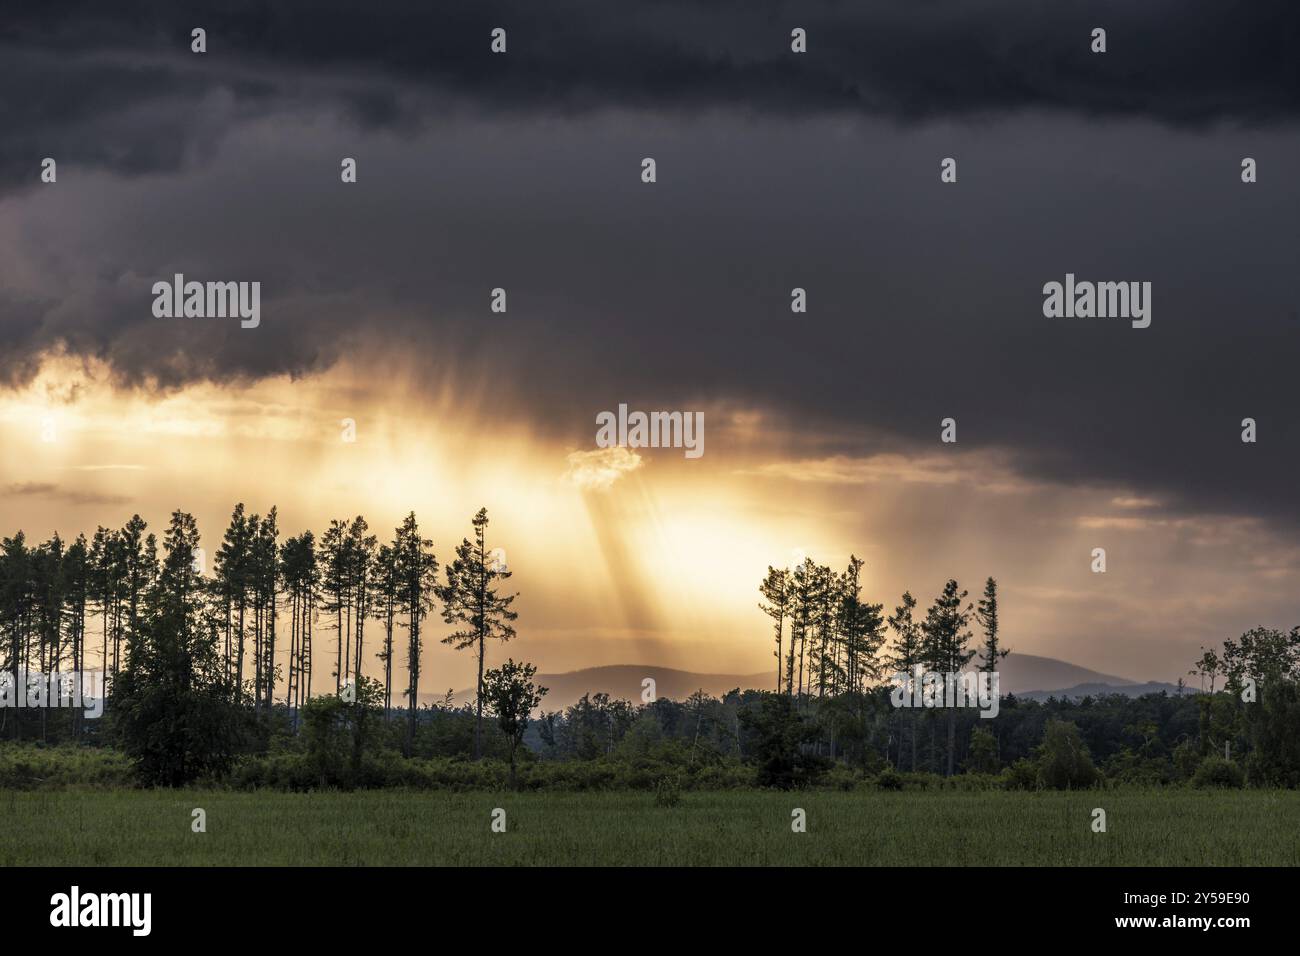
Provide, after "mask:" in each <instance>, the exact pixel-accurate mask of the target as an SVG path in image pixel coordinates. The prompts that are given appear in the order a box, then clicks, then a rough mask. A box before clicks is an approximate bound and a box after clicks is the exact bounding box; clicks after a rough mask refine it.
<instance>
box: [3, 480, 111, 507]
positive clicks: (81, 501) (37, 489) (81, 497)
mask: <svg viewBox="0 0 1300 956" xmlns="http://www.w3.org/2000/svg"><path fill="white" fill-rule="evenodd" d="M4 493H5V494H6V495H12V496H14V497H18V496H22V495H25V496H29V497H33V498H52V499H56V500H61V501H70V502H72V503H73V504H78V505H121V504H126V502H128V501H130V500H131V499H129V498H125V497H123V496H122V495H101V494H96V493H95V492H85V491H74V490H72V489H69V488H60V487H59V486H58V485H55V484H51V483H50V482H48V481H20V482H16V483H15V484H11V485H7V486H6V487H5V490H4Z"/></svg>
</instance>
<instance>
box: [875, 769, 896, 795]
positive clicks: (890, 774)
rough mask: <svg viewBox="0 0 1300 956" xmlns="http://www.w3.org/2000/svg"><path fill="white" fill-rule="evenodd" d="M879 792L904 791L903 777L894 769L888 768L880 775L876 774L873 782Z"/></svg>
mask: <svg viewBox="0 0 1300 956" xmlns="http://www.w3.org/2000/svg"><path fill="white" fill-rule="evenodd" d="M873 783H874V785H875V788H876V789H877V790H902V789H903V775H902V774H901V773H899V772H898V771H897V770H895V769H894V768H893V767H886V768H885V769H884V770H882V771H880V773H878V774H876V779H875V780H874V781H873Z"/></svg>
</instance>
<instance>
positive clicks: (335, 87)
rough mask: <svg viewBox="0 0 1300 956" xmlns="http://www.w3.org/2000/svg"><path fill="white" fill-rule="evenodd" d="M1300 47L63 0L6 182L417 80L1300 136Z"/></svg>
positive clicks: (37, 62)
mask: <svg viewBox="0 0 1300 956" xmlns="http://www.w3.org/2000/svg"><path fill="white" fill-rule="evenodd" d="M195 26H202V27H204V28H205V29H206V30H207V31H208V34H209V52H208V54H206V56H204V57H196V56H194V55H192V54H190V53H189V50H188V47H189V33H190V30H191V28H193V27H195ZM496 26H502V27H504V28H506V29H507V30H508V31H509V35H510V52H509V54H508V55H507V56H506V57H499V56H493V55H492V54H491V53H490V52H489V49H488V34H489V31H490V29H491V28H493V27H496ZM793 26H801V27H803V28H805V29H807V30H808V31H809V37H810V40H809V43H810V52H809V53H808V54H806V55H803V56H796V55H794V54H792V53H791V52H790V48H789V34H790V29H791V28H792V27H793ZM1096 26H1102V27H1104V28H1105V29H1106V30H1107V31H1108V33H1109V40H1110V47H1109V52H1107V53H1106V54H1105V55H1104V56H1096V55H1093V54H1092V53H1091V52H1090V50H1089V42H1090V31H1091V29H1092V28H1093V27H1096ZM1297 38H1300V5H1298V4H1296V3H1294V2H1292V0H1256V2H1252V3H1251V4H1250V5H1249V6H1248V7H1245V8H1243V7H1240V6H1234V5H1232V4H1227V3H1223V2H1221V0H1146V2H1142V3H1133V2H1129V0H1113V2H1089V3H1081V2H1076V3H1061V2H1058V3H1051V4H1038V3H1028V2H1022V0H991V2H986V3H970V2H967V0H949V2H930V3H862V4H845V3H840V2H833V0H813V2H800V3H793V2H792V3H777V2H765V3H739V2H736V3H714V2H707V3H706V2H702V0H700V2H694V0H680V2H659V3H649V4H639V5H638V4H611V3H606V2H604V0H556V2H548V3H534V2H531V0H505V2H496V3H490V4H488V3H485V4H438V3H429V2H427V0H401V2H397V0H393V2H387V3H359V2H339V0H333V2H329V0H281V2H276V3H227V4H212V5H207V4H199V5H186V4H182V3H175V2H173V0H149V2H145V0H134V2H131V0H127V2H123V3H115V4H111V5H106V4H101V3H95V2H89V0H85V2H73V0H62V2H61V0H46V2H42V3H39V4H29V5H27V7H26V8H25V9H19V10H14V11H8V12H7V14H6V16H5V21H4V24H3V26H0V44H2V47H0V49H3V54H4V55H3V56H2V57H0V78H2V79H3V81H4V87H5V89H7V90H9V91H12V92H16V93H17V94H18V95H8V96H6V97H4V99H3V104H2V105H0V123H2V124H3V128H4V129H5V130H6V133H7V135H6V137H5V139H4V143H3V146H0V149H2V150H3V153H2V154H0V172H3V173H4V175H5V179H6V180H10V181H12V180H13V179H17V180H21V179H22V178H24V177H23V174H24V173H27V172H29V171H30V168H31V156H32V153H33V152H34V151H36V152H40V153H41V155H49V154H51V153H53V152H56V151H57V152H61V153H63V154H64V155H68V156H71V157H74V158H75V159H76V160H77V161H79V162H86V163H95V164H103V165H107V166H109V167H110V168H112V169H114V170H116V171H119V172H124V173H130V172H139V171H142V170H154V169H161V170H167V169H174V168H176V167H177V166H178V165H179V164H180V163H181V162H182V161H183V159H184V157H185V155H186V152H187V150H189V149H190V148H191V147H192V146H193V143H192V140H193V139H194V138H195V137H202V136H205V135H206V136H208V137H211V136H213V135H215V134H216V133H217V132H218V130H214V129H213V128H212V125H211V123H210V122H209V124H208V125H206V126H205V125H203V124H200V123H196V122H193V119H194V117H192V115H191V114H190V113H189V111H188V110H187V106H192V105H193V103H194V102H195V101H196V100H199V99H202V98H203V97H205V96H211V95H216V94H217V93H218V92H219V93H221V94H223V95H226V96H229V97H231V98H232V99H233V100H234V101H236V102H237V103H238V104H239V107H240V109H242V110H247V111H256V110H258V109H269V108H271V107H272V105H273V104H274V103H275V102H276V100H277V99H280V98H288V97H297V96H304V97H310V98H313V99H316V100H318V101H322V102H329V103H333V104H334V105H336V106H337V107H338V108H340V109H342V110H344V111H346V112H347V113H348V115H350V116H351V117H352V118H353V119H354V120H355V121H356V122H358V123H359V124H362V125H371V126H377V125H390V124H410V123H415V122H418V121H419V120H420V118H421V115H422V113H423V112H424V110H423V109H422V108H421V106H420V105H418V104H416V103H413V102H412V101H411V100H410V98H409V95H408V94H407V93H406V92H404V90H405V88H407V87H409V88H411V89H413V90H415V91H426V92H434V93H438V94H441V95H450V96H452V97H456V98H459V99H461V100H463V102H464V104H465V105H467V106H468V107H470V108H473V109H477V110H483V109H494V110H520V111H530V112H536V111H539V110H555V111H559V112H565V113H567V112H571V111H575V110H578V111H581V110H589V109H594V108H606V107H631V108H637V109H648V110H698V109H709V108H722V109H728V110H743V111H752V112H755V113H764V112H780V113H800V114H809V113H824V112H843V113H848V114H861V115H870V116H884V117H889V118H892V119H896V120H901V121H924V120H929V119H935V118H940V117H953V116H967V115H971V114H984V113H993V114H997V113H1004V112H1007V111H1015V110H1023V109H1035V110H1059V111H1063V112H1068V113H1075V114H1085V115H1099V116H1126V117H1138V118H1145V119H1153V120H1158V121H1162V122H1169V123H1176V124H1194V123H1202V122H1208V121H1215V120H1225V119H1226V120H1232V121H1234V122H1252V121H1275V120H1293V119H1295V117H1296V115H1297V112H1300V57H1297V56H1295V48H1294V45H1295V42H1296V40H1297ZM136 116H148V118H149V123H148V124H147V125H142V124H140V123H138V122H134V121H133V119H132V118H133V117H136ZM6 188H11V184H10V183H7V184H6Z"/></svg>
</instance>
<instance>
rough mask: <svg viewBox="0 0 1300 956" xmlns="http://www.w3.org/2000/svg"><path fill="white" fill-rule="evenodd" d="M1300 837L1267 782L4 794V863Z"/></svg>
mask: <svg viewBox="0 0 1300 956" xmlns="http://www.w3.org/2000/svg"><path fill="white" fill-rule="evenodd" d="M195 808H202V809H203V810H204V811H205V813H206V828H207V829H206V832H204V833H196V832H193V829H192V820H193V819H194V817H193V811H194V810H195ZM497 808H500V809H502V810H504V811H505V832H493V829H492V819H493V812H494V810H496V809H497ZM796 808H798V809H802V810H803V811H804V812H805V816H806V832H802V833H796V832H793V830H792V821H793V819H794V817H793V816H792V813H793V811H794V810H795V809H796ZM1095 808H1101V809H1104V810H1105V811H1106V832H1104V833H1097V832H1094V831H1093V825H1092V824H1093V810H1094V809H1095ZM1297 834H1300V792H1296V791H1269V790H1231V791H1198V790H1190V789H1173V788H1167V789H1160V790H1104V791H1103V790H1097V791H1074V792H1002V791H986V792H970V793H965V792H949V791H944V792H896V793H891V792H880V791H874V790H865V789H864V790H856V791H850V792H840V791H810V792H790V793H787V792H775V791H696V792H689V793H685V794H682V796H681V800H680V803H678V804H677V805H676V806H672V807H668V806H659V805H656V802H655V797H654V794H651V793H644V792H634V791H618V792H603V793H580V792H544V793H505V792H482V793H449V792H416V791H392V790H384V791H359V792H351V793H344V792H317V793H281V792H269V791H259V792H252V793H248V792H235V791H223V790H172V791H167V790H152V791H151V790H108V791H91V790H62V791H48V792H47V791H34V792H20V791H12V790H11V791H2V792H0V865H4V866H27V865H54V866H95V865H104V866H143V865H167V866H170V865H182V866H210V865H220V866H252V865H273V866H281V865H297V866H379V865H397V866H408V865H411V866H420V865H440V866H463V865H471V866H495V865H511V866H515V865H525V866H530V865H619V866H644V865H651V866H658V865H696V866H715V865H722V866H774V865H775V866H783V865H792V866H842V865H850V866H851V865H866V866H909V865H918V864H923V865H953V866H968V865H976V866H980V865H984V866H1020V865H1049V866H1198V865H1199V866H1250V865H1297V864H1300V838H1297Z"/></svg>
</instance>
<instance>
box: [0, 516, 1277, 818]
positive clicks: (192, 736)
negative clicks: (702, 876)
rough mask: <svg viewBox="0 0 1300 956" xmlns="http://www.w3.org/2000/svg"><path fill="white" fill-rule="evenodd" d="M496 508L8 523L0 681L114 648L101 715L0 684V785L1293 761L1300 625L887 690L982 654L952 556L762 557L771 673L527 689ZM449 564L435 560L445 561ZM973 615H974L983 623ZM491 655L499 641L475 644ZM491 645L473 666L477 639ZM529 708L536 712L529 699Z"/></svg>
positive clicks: (718, 784)
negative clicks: (435, 624)
mask: <svg viewBox="0 0 1300 956" xmlns="http://www.w3.org/2000/svg"><path fill="white" fill-rule="evenodd" d="M488 524H489V522H488V516H487V512H486V510H480V511H479V512H478V514H476V515H475V516H474V517H473V518H472V519H471V528H472V533H471V536H470V537H467V538H464V539H463V540H462V541H461V543H460V544H458V545H456V546H455V547H454V549H453V552H452V555H451V557H450V559H449V560H448V561H447V562H446V563H445V565H442V566H440V564H439V561H438V559H437V558H436V557H435V554H434V551H433V542H432V541H431V540H429V539H427V538H425V537H423V536H422V535H421V532H420V529H419V525H418V523H417V521H416V518H415V515H414V514H410V515H408V516H407V517H406V519H405V520H404V521H403V522H402V524H401V525H400V526H399V527H398V528H396V529H395V530H394V532H393V536H392V539H391V540H390V541H388V542H387V543H383V544H381V543H380V542H379V539H378V537H377V536H376V535H374V534H371V533H370V529H369V526H368V524H367V522H366V521H365V519H364V518H362V517H360V516H358V517H356V518H353V519H351V520H335V521H332V522H331V523H330V526H329V528H328V529H326V530H325V531H324V533H322V534H321V535H320V537H319V538H317V537H316V536H315V535H314V534H313V533H312V532H311V531H304V532H302V533H301V534H298V535H296V536H293V537H288V538H285V539H283V540H281V536H280V531H279V528H278V523H277V514H276V510H275V509H274V508H272V509H271V510H270V511H269V512H268V513H267V514H266V515H265V516H259V515H256V514H249V513H247V512H246V511H245V509H244V506H243V505H242V504H241V505H238V506H237V507H236V508H235V509H234V512H233V514H232V516H231V520H230V523H229V526H228V527H227V529H226V531H225V534H224V536H223V538H222V542H221V545H220V547H219V548H218V549H217V551H216V553H215V554H214V555H213V556H212V562H211V568H210V570H209V569H208V568H207V567H205V565H206V564H207V561H206V556H205V555H204V553H203V551H202V549H200V547H199V534H198V529H197V527H196V524H195V521H194V518H193V517H192V516H191V515H189V514H186V513H183V512H180V511H177V512H174V513H173V514H172V516H171V520H170V523H169V525H168V527H167V528H166V530H165V531H164V532H163V535H162V540H161V542H160V541H159V540H158V539H157V537H156V536H155V535H154V534H153V533H150V532H149V529H148V527H147V525H146V524H145V522H144V521H143V520H142V519H141V518H140V517H139V516H138V515H136V516H134V517H132V519H131V520H130V521H128V522H127V524H126V525H125V526H124V527H123V528H121V529H120V530H110V529H107V528H103V527H101V528H99V529H97V530H96V532H95V533H94V535H93V536H91V537H90V538H87V537H86V536H85V535H84V534H83V535H79V536H78V537H77V538H76V540H75V541H73V542H71V543H70V544H69V543H67V542H65V541H63V540H62V539H61V538H59V537H58V536H55V537H53V538H51V539H50V540H48V541H45V542H43V543H40V544H35V545H31V544H29V543H28V542H27V540H26V538H25V536H24V535H23V534H22V532H18V533H16V534H14V535H13V536H12V537H9V538H5V539H4V540H3V542H0V673H3V675H4V677H3V678H0V679H3V680H4V681H5V683H6V684H7V685H8V688H9V693H10V696H13V697H19V698H21V697H22V694H23V688H24V687H25V682H26V680H27V678H28V675H31V674H37V673H40V674H49V673H51V672H55V671H87V670H98V669H99V668H100V666H101V665H102V667H103V669H104V671H105V672H106V673H107V681H108V693H107V702H106V707H105V713H104V716H103V717H102V718H100V719H87V718H86V716H85V715H84V713H83V711H82V710H81V709H77V708H69V707H50V706H42V707H35V708H33V707H24V706H7V707H3V708H0V739H3V740H4V741H6V743H5V744H4V746H3V747H0V786H9V787H31V786H61V785H65V784H71V785H77V784H87V783H90V784H100V785H119V784H121V785H128V784H143V785H164V786H174V785H183V784H190V783H195V782H211V783H218V784H221V785H230V786H236V787H275V788H282V789H313V788H324V787H338V788H352V787H381V786H402V787H449V788H459V789H469V788H498V787H507V786H516V787H528V788H545V787H560V788H576V789H606V788H622V787H635V788H645V789H653V790H655V791H656V793H657V794H659V795H660V797H661V798H662V799H663V800H665V801H668V802H672V801H673V800H675V799H676V797H675V794H676V793H677V792H678V791H679V790H681V789H692V788H731V787H755V786H763V787H782V788H791V787H804V786H828V787H840V788H845V789H853V788H857V787H868V788H878V789H909V788H948V787H951V788H994V787H1003V788H1013V789H1014V788H1023V789H1036V788H1057V789H1064V788H1082V787H1095V786H1124V785H1141V786H1170V785H1183V784H1190V785H1196V786H1229V787H1232V786H1243V785H1250V786H1266V787H1279V786H1280V787H1296V786H1300V627H1296V628H1292V629H1291V630H1290V631H1289V632H1283V631H1278V630H1273V629H1268V628H1255V629H1253V630H1251V631H1248V632H1246V633H1245V634H1243V635H1242V636H1241V637H1240V639H1237V640H1227V641H1225V642H1224V645H1223V649H1222V651H1221V652H1220V651H1205V652H1203V654H1202V656H1201V658H1200V659H1198V660H1197V661H1195V662H1194V666H1193V668H1192V670H1191V671H1190V672H1189V674H1191V675H1194V676H1195V677H1196V679H1197V685H1198V686H1197V687H1196V688H1189V689H1188V693H1186V694H1176V695H1168V694H1151V695H1147V696H1145V697H1141V698H1136V699H1130V698H1127V697H1123V696H1120V695H1114V696H1107V697H1101V698H1084V699H1082V700H1048V701H1046V702H1041V703H1039V702H1034V701H1029V700H1017V699H1016V698H1015V697H1013V696H1007V697H1004V698H1003V699H1002V701H1001V703H1000V707H999V710H998V714H997V716H996V717H992V718H986V717H981V716H980V712H979V711H978V710H975V709H969V708H954V707H946V708H925V709H916V708H911V709H901V708H898V707H895V706H894V704H893V702H892V701H891V691H892V687H891V686H890V683H889V681H890V678H891V677H892V675H894V674H896V673H898V672H900V671H901V672H912V671H913V669H914V668H917V667H920V668H923V669H925V670H928V671H933V672H939V673H957V672H961V671H963V670H970V669H972V668H975V669H978V670H984V671H990V672H992V671H996V668H997V665H998V662H999V661H1000V660H1002V659H1003V658H1004V657H1005V656H1006V655H1007V654H1008V653H1009V651H1008V649H1006V648H1005V647H1003V646H1002V644H1001V638H1000V632H999V621H998V590H997V582H996V581H995V580H994V579H993V578H991V577H990V578H989V579H988V580H987V581H986V583H985V587H984V590H983V593H982V595H981V597H980V598H979V600H978V601H977V602H969V601H968V600H967V592H966V591H964V590H962V589H961V588H960V586H959V585H958V583H957V582H956V581H955V580H950V581H948V582H947V583H946V584H945V585H944V587H943V588H942V590H941V591H940V593H939V594H938V595H937V596H936V597H935V598H934V600H933V602H932V603H931V604H930V606H929V607H928V608H927V609H926V611H925V613H924V615H922V614H920V613H919V612H918V604H917V601H916V599H915V598H914V597H913V596H912V595H911V594H910V593H904V594H903V595H902V597H901V599H900V600H899V603H898V604H897V605H896V606H895V607H894V609H893V612H892V613H886V610H885V606H884V604H883V603H872V602H870V601H868V600H866V599H865V598H864V597H863V596H862V588H861V583H860V572H861V568H862V562H861V561H860V560H859V559H857V558H856V557H853V558H851V559H850V561H849V564H848V567H847V568H846V569H845V570H844V571H842V572H834V571H832V570H831V569H830V568H829V567H826V566H823V565H818V564H816V563H815V562H813V561H812V560H811V559H805V560H803V561H802V562H801V563H799V564H797V565H796V566H795V567H793V568H790V569H776V568H769V569H768V572H767V575H766V577H765V578H764V579H763V580H762V581H761V582H760V585H759V594H760V597H761V599H762V601H761V604H760V605H759V606H760V608H761V610H762V611H763V613H765V614H766V615H767V616H768V618H769V620H770V622H771V629H770V630H769V631H768V636H767V637H765V638H763V639H764V640H765V641H770V642H771V645H770V646H772V648H773V656H774V660H775V665H774V667H773V687H774V688H775V689H774V690H766V691H765V690H752V689H747V690H742V689H740V688H737V689H736V690H734V691H732V692H730V693H728V694H725V695H723V697H721V698H720V699H719V698H714V697H710V696H708V695H705V694H704V693H703V692H699V693H696V694H694V695H692V696H691V697H690V698H688V699H687V700H685V701H672V700H666V699H658V700H653V699H651V700H648V701H646V702H642V703H640V704H635V705H634V704H633V703H631V702H629V701H626V700H613V699H610V698H609V697H608V696H607V695H604V694H591V695H587V696H585V697H583V698H582V699H581V700H580V701H579V702H578V703H576V704H574V705H573V706H570V707H568V708H565V709H564V710H563V711H559V712H548V711H546V710H545V707H544V704H545V695H546V688H544V687H539V686H537V684H536V682H535V680H534V678H535V676H536V669H535V668H534V667H533V666H532V665H531V664H529V663H527V662H518V663H516V662H515V661H514V660H513V659H507V660H506V661H505V662H500V661H499V657H500V652H499V651H498V650H497V645H498V644H504V643H506V642H508V641H510V640H511V639H513V638H514V637H515V636H516V633H515V626H514V622H515V621H516V620H517V617H518V615H517V613H516V612H515V611H514V610H513V608H512V604H513V602H514V599H515V597H516V596H517V595H515V594H513V593H510V592H509V591H508V590H506V588H505V584H506V582H508V581H509V580H510V578H511V572H510V571H509V569H508V568H507V567H506V566H505V563H504V561H502V560H501V558H500V554H501V553H500V552H499V551H498V550H495V549H490V548H489V547H488V543H487V530H488ZM440 571H441V573H439V572H440ZM435 614H436V615H437V616H438V617H439V618H440V619H441V621H442V623H443V624H444V625H446V627H445V628H442V629H440V631H444V630H447V629H450V632H449V633H446V634H445V636H441V637H439V639H440V640H441V641H442V642H443V643H446V644H449V645H452V646H453V647H455V648H457V649H460V650H465V651H469V652H470V654H471V655H472V657H473V659H474V661H475V664H476V669H477V674H478V679H477V684H476V693H475V696H474V700H473V702H472V703H471V704H469V705H465V706H456V705H454V704H453V703H452V701H451V700H450V694H449V695H448V697H447V698H446V699H445V700H444V701H443V702H442V703H439V704H433V705H420V704H419V700H420V688H421V685H422V681H423V682H424V683H425V684H427V683H428V676H427V675H424V674H422V673H421V667H420V658H421V649H422V648H423V646H424V642H425V641H426V640H427V639H428V635H429V627H430V626H431V622H430V620H429V619H430V618H431V617H432V616H433V615H435ZM972 628H978V632H979V638H978V643H977V644H976V645H975V646H971V645H972V642H973V641H975V640H976V637H975V633H974V631H973V630H972ZM489 652H491V657H492V658H493V659H494V660H493V661H489ZM493 662H495V663H496V666H489V664H490V663H493ZM539 715H540V716H539Z"/></svg>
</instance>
